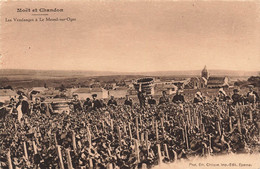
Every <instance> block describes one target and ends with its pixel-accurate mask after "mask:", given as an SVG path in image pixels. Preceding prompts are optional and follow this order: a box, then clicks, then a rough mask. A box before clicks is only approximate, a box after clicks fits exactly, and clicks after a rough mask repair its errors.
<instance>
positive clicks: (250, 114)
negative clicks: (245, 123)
mask: <svg viewBox="0 0 260 169" xmlns="http://www.w3.org/2000/svg"><path fill="white" fill-rule="evenodd" d="M249 117H250V121H251V122H252V121H253V114H252V110H250V111H249Z"/></svg>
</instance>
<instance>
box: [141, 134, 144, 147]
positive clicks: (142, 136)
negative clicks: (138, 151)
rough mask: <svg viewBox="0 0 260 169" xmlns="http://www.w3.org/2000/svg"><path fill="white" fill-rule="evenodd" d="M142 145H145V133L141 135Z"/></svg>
mask: <svg viewBox="0 0 260 169" xmlns="http://www.w3.org/2000/svg"><path fill="white" fill-rule="evenodd" d="M141 144H142V145H144V133H143V132H142V133H141Z"/></svg>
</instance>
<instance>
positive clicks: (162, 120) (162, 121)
mask: <svg viewBox="0 0 260 169" xmlns="http://www.w3.org/2000/svg"><path fill="white" fill-rule="evenodd" d="M163 124H164V119H163V117H162V118H161V125H162V136H163V138H164V125H163Z"/></svg>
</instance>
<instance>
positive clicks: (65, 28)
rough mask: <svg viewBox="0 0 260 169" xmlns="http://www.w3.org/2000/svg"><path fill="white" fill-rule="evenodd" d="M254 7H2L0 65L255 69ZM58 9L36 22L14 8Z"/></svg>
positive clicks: (259, 47)
mask: <svg viewBox="0 0 260 169" xmlns="http://www.w3.org/2000/svg"><path fill="white" fill-rule="evenodd" d="M259 5H260V3H257V2H253V1H251V2H205V1H204V2H174V1H172V2H158V1H157V2H156V1H153V2H151V1H150V2H148V1H147V2H134V1H129V2H118V1H117V2H115V1H114V2H112V1H109V2H103V1H100V2H97V1H96V2H93V1H92V2H90V1H89V2H84V3H83V2H44V3H41V2H37V3H35V2H26V3H24V2H23V3H21V2H8V3H3V4H2V7H1V8H2V9H1V11H2V12H1V15H2V18H1V20H2V27H1V42H2V44H1V49H2V50H1V56H2V58H1V68H12V69H61V70H67V69H71V70H100V71H106V70H107V71H123V72H139V71H142V72H143V71H169V70H195V69H202V68H203V67H204V65H207V67H208V68H209V69H229V70H253V71H255V70H257V71H259V70H260V67H259V63H260V12H259V11H260V6H259ZM26 7H29V8H55V7H56V8H63V9H64V12H63V13H54V14H49V15H48V17H51V18H56V17H59V18H66V17H71V18H76V19H77V20H76V21H75V22H30V23H28V22H5V18H38V16H37V17H36V16H32V15H31V14H32V13H22V14H21V13H17V12H16V9H17V8H26ZM42 18H45V16H42Z"/></svg>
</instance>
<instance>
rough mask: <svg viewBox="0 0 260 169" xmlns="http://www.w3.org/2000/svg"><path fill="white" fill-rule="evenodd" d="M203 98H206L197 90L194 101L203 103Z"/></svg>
mask: <svg viewBox="0 0 260 169" xmlns="http://www.w3.org/2000/svg"><path fill="white" fill-rule="evenodd" d="M203 100H204V99H203V97H202V94H201V92H197V93H196V94H195V97H194V100H193V103H202V102H203Z"/></svg>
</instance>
